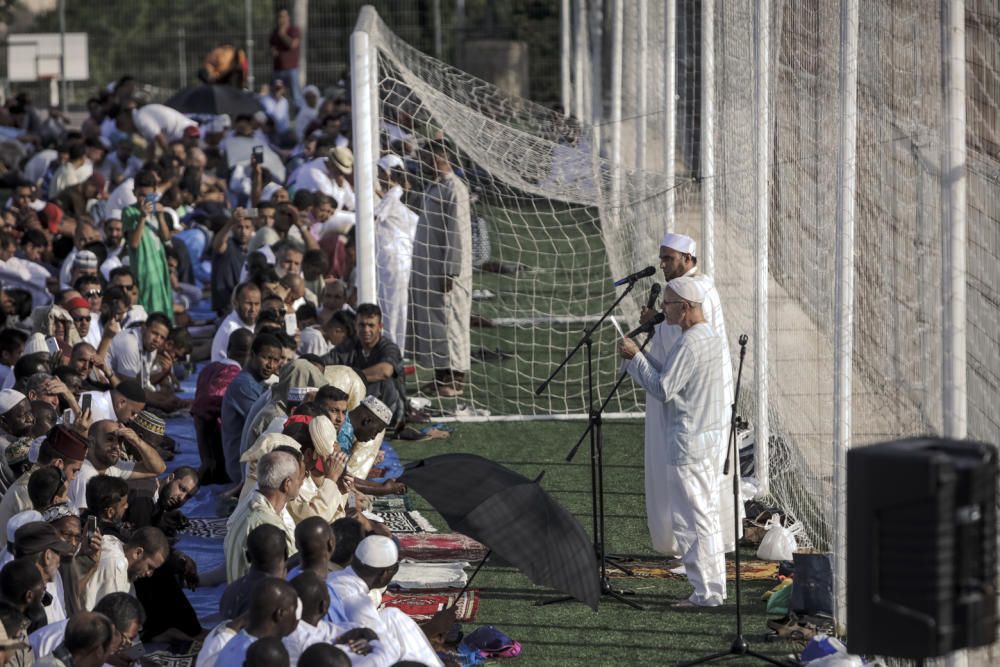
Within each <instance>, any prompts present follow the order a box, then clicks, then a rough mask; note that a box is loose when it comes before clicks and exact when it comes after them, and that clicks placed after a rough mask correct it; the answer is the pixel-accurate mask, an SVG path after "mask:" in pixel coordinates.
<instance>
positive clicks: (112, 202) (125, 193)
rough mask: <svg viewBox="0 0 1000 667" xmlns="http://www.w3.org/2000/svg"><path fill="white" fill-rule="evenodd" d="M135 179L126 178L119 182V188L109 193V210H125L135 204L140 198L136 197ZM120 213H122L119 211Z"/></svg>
mask: <svg viewBox="0 0 1000 667" xmlns="http://www.w3.org/2000/svg"><path fill="white" fill-rule="evenodd" d="M134 190H135V180H133V179H131V178H126V179H125V180H124V181H122V182H121V184H119V186H118V187H117V188H115V189H114V190H112V191H111V194H110V195H108V205H107V210H108V211H124V210H125V209H127V208H128V207H129V206H131V205H132V204H135V203H136V202H137V201H139V200H138V199H136V198H135V192H134ZM119 215H121V214H120V213H119Z"/></svg>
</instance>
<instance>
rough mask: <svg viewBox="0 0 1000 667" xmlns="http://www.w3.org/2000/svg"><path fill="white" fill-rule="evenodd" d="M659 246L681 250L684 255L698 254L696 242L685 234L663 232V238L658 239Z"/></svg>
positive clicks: (695, 255) (694, 255)
mask: <svg viewBox="0 0 1000 667" xmlns="http://www.w3.org/2000/svg"><path fill="white" fill-rule="evenodd" d="M660 246H661V247H663V248H670V249H672V250H676V251H677V252H682V253H684V254H685V255H691V256H692V257H697V256H698V253H697V250H698V244H697V243H695V242H694V239H692V238H691V237H690V236H685V235H684V234H673V233H670V232H667V233H666V234H664V236H663V240H662V241H660Z"/></svg>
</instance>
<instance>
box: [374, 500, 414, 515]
mask: <svg viewBox="0 0 1000 667" xmlns="http://www.w3.org/2000/svg"><path fill="white" fill-rule="evenodd" d="M371 501H372V506H371V511H372V512H375V513H376V514H377V513H380V512H408V511H409V510H412V509H413V502H412V501H411V500H410V497H409V496H371Z"/></svg>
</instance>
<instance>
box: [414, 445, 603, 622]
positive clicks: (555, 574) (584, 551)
mask: <svg viewBox="0 0 1000 667" xmlns="http://www.w3.org/2000/svg"><path fill="white" fill-rule="evenodd" d="M399 479H400V481H402V482H404V483H405V484H406V485H407V486H408V487H409V488H411V489H413V490H414V491H416V492H417V493H418V494H420V495H421V496H422V497H423V498H424V499H425V500H426V501H427V502H428V503H430V504H431V506H432V507H433V508H434V509H436V510H437V511H438V512H440V513H441V516H443V517H444V519H445V521H447V522H448V525H449V526H450V527H451V529H452V530H454V531H457V532H459V533H462V534H463V535H468V536H469V537H471V538H473V539H475V540H478V541H480V542H482V543H483V544H485V545H486V546H487V547H489V548H490V550H492V551H495V552H496V553H498V554H500V556H501V557H502V558H503V559H504V560H506V561H507V562H508V563H510V564H511V565H513V566H514V567H516V568H517V569H518V570H520V571H521V572H523V573H524V574H525V575H527V577H528V578H529V579H531V581H533V582H534V583H536V584H538V585H540V586H547V587H549V588H553V589H555V590H558V591H561V592H563V593H566V594H567V595H570V596H572V597H574V598H576V599H577V600H579V601H581V602H584V603H586V604H588V605H590V607H591V609H594V610H596V609H597V601H598V599H599V598H600V596H601V582H600V577H599V576H598V569H597V558H596V556H595V555H594V546H593V543H592V542H591V539H590V536H589V535H587V532H586V531H585V530H584V529H583V526H581V525H580V522H579V521H577V520H576V517H574V516H573V515H572V514H570V513H569V511H568V510H567V509H566V508H565V507H563V506H562V505H560V504H559V503H557V502H556V501H555V500H554V499H553V498H552V496H550V495H549V494H548V493H546V492H545V490H544V489H542V487H541V486H539V485H538V483H537V481H532V480H530V479H528V478H527V477H524V476H523V475H520V474H518V473H516V472H514V471H513V470H510V469H508V468H505V467H503V466H502V465H500V464H498V463H495V462H493V461H490V460H488V459H484V458H483V457H481V456H476V455H474V454H442V455H441V456H432V457H430V458H427V459H423V460H421V461H415V462H413V463H410V464H408V465H407V466H406V470H405V472H404V473H403V475H402V476H401V477H400V478H399Z"/></svg>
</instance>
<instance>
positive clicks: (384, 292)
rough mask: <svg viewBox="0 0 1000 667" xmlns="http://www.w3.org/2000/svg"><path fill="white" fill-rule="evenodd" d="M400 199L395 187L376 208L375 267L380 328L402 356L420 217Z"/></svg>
mask: <svg viewBox="0 0 1000 667" xmlns="http://www.w3.org/2000/svg"><path fill="white" fill-rule="evenodd" d="M402 197H403V188H401V187H400V186H398V185H396V186H394V187H393V188H392V189H391V190H389V192H387V193H386V195H385V196H384V197H382V199H381V200H380V201H379V203H378V206H376V207H375V265H376V266H377V267H378V281H377V282H376V285H377V286H378V305H379V308H381V309H382V326H383V327H384V329H385V333H386V335H388V336H389V338H390V339H391V340H392V342H393V343H395V344H396V346H397V347H399V351H400V352H405V349H406V348H405V345H404V343H405V342H406V308H407V304H408V298H407V297H408V295H409V294H408V293H409V289H410V268H411V266H412V264H413V239H414V237H416V235H417V221H418V220H420V216H418V215H417V214H416V213H414V212H413V211H411V210H410V209H408V208H407V207H406V204H404V203H403V201H402Z"/></svg>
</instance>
